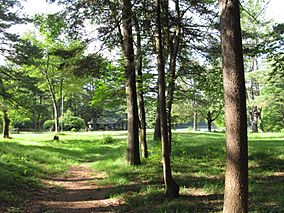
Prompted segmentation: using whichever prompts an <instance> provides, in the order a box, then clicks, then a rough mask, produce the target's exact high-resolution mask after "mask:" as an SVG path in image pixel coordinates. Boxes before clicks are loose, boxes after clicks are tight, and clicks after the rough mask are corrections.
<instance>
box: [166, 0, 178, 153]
mask: <svg viewBox="0 0 284 213" xmlns="http://www.w3.org/2000/svg"><path fill="white" fill-rule="evenodd" d="M167 5H168V4H167ZM175 7H176V12H177V18H176V20H177V26H176V29H175V33H174V35H173V37H172V39H170V38H169V39H168V40H169V41H168V42H169V48H170V65H169V71H168V76H169V78H168V79H169V84H168V93H167V110H168V111H167V112H168V115H167V118H168V128H169V146H170V153H171V147H172V146H171V145H172V119H171V118H172V104H173V99H174V90H175V80H176V61H177V57H178V52H179V49H180V36H181V26H180V18H181V17H180V9H179V0H176V2H175ZM167 11H168V8H167ZM167 13H168V12H167ZM168 15H169V14H167V17H168ZM167 31H168V34H169V32H170V29H169V26H168V29H167Z"/></svg>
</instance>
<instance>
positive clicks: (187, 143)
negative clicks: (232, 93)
mask: <svg viewBox="0 0 284 213" xmlns="http://www.w3.org/2000/svg"><path fill="white" fill-rule="evenodd" d="M12 137H13V139H9V140H4V139H1V140H0V170H1V173H0V204H1V206H3V207H5V206H7V207H14V208H20V207H21V203H22V201H23V200H25V199H27V198H28V197H29V196H30V195H31V194H32V193H33V192H34V190H37V189H39V188H40V187H42V186H41V185H40V181H39V178H44V177H48V176H50V175H55V174H62V173H64V172H65V171H66V170H67V168H68V166H70V165H74V164H80V163H84V162H89V163H91V166H92V167H93V168H95V169H96V170H99V171H104V172H106V173H107V175H108V178H107V179H103V180H99V179H98V180H96V182H97V183H98V184H101V185H108V186H109V185H112V186H113V187H112V189H111V191H110V193H109V197H121V198H123V199H124V200H125V201H126V202H125V204H124V205H123V206H121V207H120V208H119V209H118V211H121V212H125V211H129V210H132V211H133V212H145V211H146V212H147V211H151V212H218V211H221V210H222V200H223V188H224V187H223V182H224V172H225V137H224V134H223V133H190V132H176V133H174V142H173V150H172V152H173V154H172V167H173V175H174V178H175V180H176V181H177V182H178V184H179V185H180V186H181V196H180V198H178V199H175V200H172V201H169V200H167V199H166V198H165V197H164V190H163V177H162V164H161V157H160V156H161V155H160V154H161V147H160V144H153V143H151V137H152V136H151V135H150V136H149V138H148V139H149V140H148V141H149V147H150V150H149V151H150V157H149V159H147V160H145V159H143V160H142V165H141V166H138V167H130V166H127V165H125V161H124V152H125V147H126V132H92V133H65V134H64V135H60V136H59V137H60V141H58V142H53V141H52V138H53V134H50V133H49V134H18V135H12ZM283 153H284V135H283V133H282V134H280V133H279V134H275V133H274V134H272V133H266V134H250V135H249V160H250V161H249V167H250V171H249V175H250V185H249V189H250V212H281V211H283V210H284V209H283V206H284V184H283V182H284V154H283ZM0 210H1V209H0Z"/></svg>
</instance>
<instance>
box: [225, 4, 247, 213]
mask: <svg viewBox="0 0 284 213" xmlns="http://www.w3.org/2000/svg"><path fill="white" fill-rule="evenodd" d="M219 8H220V21H221V39H222V62H223V63H222V65H223V76H224V98H225V122H226V146H227V147H226V148H227V159H226V174H225V193H224V207H223V212H225V213H232V212H238V213H244V212H248V148H247V116H246V97H245V80H244V66H243V53H242V38H241V26H240V12H239V1H238V0H219Z"/></svg>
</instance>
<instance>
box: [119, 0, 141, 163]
mask: <svg viewBox="0 0 284 213" xmlns="http://www.w3.org/2000/svg"><path fill="white" fill-rule="evenodd" d="M131 22H132V9H131V0H123V11H122V23H123V24H122V39H123V51H124V62H125V89H126V99H127V119H128V143H127V150H126V162H127V163H128V164H131V165H139V164H140V163H141V161H140V153H139V136H138V121H139V118H138V106H137V94H136V79H135V60H134V49H133V37H132V26H131Z"/></svg>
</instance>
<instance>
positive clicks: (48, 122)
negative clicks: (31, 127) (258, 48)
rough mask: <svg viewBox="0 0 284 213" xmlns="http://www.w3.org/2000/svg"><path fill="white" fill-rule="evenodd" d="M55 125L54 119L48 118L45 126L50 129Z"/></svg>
mask: <svg viewBox="0 0 284 213" xmlns="http://www.w3.org/2000/svg"><path fill="white" fill-rule="evenodd" d="M53 125H54V120H47V121H45V122H44V124H43V128H44V129H46V130H49V129H51V128H52V127H53Z"/></svg>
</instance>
